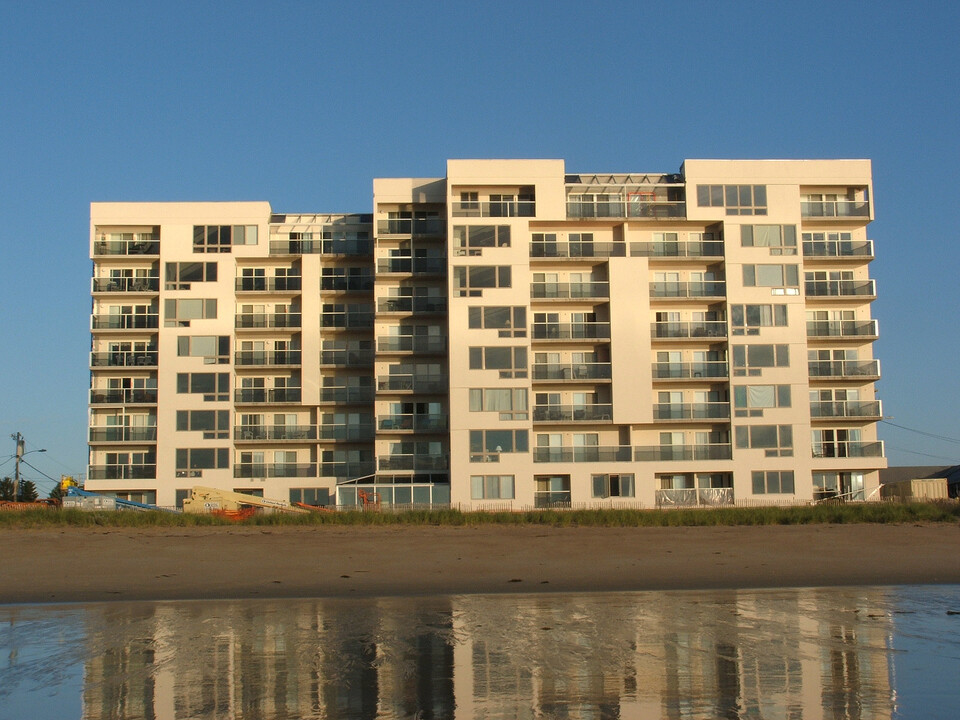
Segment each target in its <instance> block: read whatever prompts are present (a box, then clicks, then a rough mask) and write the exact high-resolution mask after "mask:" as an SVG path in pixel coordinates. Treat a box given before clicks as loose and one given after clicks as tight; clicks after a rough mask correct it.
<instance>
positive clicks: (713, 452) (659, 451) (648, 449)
mask: <svg viewBox="0 0 960 720" xmlns="http://www.w3.org/2000/svg"><path fill="white" fill-rule="evenodd" d="M732 457H733V449H732V446H731V445H730V444H729V443H717V444H712V445H650V446H638V447H635V448H634V449H633V459H634V460H635V461H637V462H661V461H674V460H688V461H693V460H729V459H730V458H732Z"/></svg>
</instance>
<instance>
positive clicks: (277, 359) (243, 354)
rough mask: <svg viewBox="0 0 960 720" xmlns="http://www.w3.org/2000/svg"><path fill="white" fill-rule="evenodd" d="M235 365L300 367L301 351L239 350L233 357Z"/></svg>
mask: <svg viewBox="0 0 960 720" xmlns="http://www.w3.org/2000/svg"><path fill="white" fill-rule="evenodd" d="M233 362H234V364H235V365H240V366H263V365H299V364H300V351H299V350H238V351H237V352H236V353H235V354H234V356H233Z"/></svg>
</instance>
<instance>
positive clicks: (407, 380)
mask: <svg viewBox="0 0 960 720" xmlns="http://www.w3.org/2000/svg"><path fill="white" fill-rule="evenodd" d="M447 382H448V381H447V378H445V377H441V376H436V375H423V376H421V375H381V376H380V377H378V378H377V390H379V391H381V392H395V393H407V392H415V393H424V394H431V393H432V394H436V393H446V392H447Z"/></svg>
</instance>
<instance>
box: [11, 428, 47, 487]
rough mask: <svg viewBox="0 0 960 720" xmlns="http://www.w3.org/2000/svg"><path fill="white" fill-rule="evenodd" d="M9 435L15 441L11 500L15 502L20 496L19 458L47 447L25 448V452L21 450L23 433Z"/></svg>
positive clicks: (44, 450) (42, 450) (43, 450)
mask: <svg viewBox="0 0 960 720" xmlns="http://www.w3.org/2000/svg"><path fill="white" fill-rule="evenodd" d="M10 437H11V438H12V439H13V441H14V442H15V443H17V462H16V469H15V470H14V473H13V501H14V502H16V501H17V498H18V497H20V459H21V458H22V457H23V456H24V455H29V454H30V453H35V452H46V451H47V449H46V448H40V449H39V450H27V451H26V452H24V451H23V447H24V439H23V435H21V434H20V433H19V432H18V433H17V434H16V435H11V436H10Z"/></svg>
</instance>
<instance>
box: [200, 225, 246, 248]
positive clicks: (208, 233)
mask: <svg viewBox="0 0 960 720" xmlns="http://www.w3.org/2000/svg"><path fill="white" fill-rule="evenodd" d="M256 244H257V226H256V225H194V226H193V251H194V252H195V253H228V252H230V246H231V245H256Z"/></svg>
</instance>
